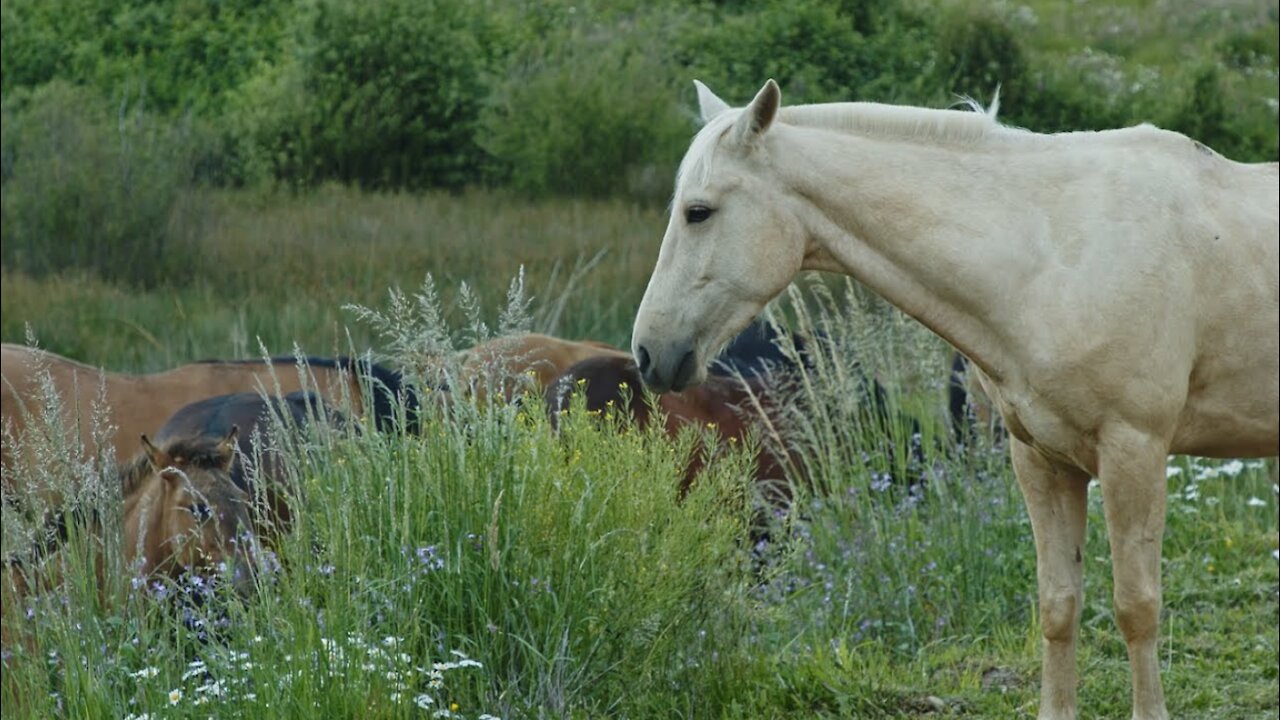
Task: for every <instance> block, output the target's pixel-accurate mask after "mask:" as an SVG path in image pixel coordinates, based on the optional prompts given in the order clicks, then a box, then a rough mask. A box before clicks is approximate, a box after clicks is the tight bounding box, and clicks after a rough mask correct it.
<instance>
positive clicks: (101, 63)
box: [3, 0, 297, 114]
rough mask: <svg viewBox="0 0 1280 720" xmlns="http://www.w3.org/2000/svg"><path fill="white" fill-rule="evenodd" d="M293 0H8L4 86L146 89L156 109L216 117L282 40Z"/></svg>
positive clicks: (111, 93) (117, 90)
mask: <svg viewBox="0 0 1280 720" xmlns="http://www.w3.org/2000/svg"><path fill="white" fill-rule="evenodd" d="M296 5H297V3H294V2H292V1H291V0H269V1H267V2H262V1H261V0H188V1H187V2H181V3H169V2H154V0H123V1H119V2H111V3H102V2H98V1H97V0H52V1H46V0H13V1H12V2H6V3H5V4H4V10H3V19H4V23H3V35H4V45H3V67H4V74H3V88H4V92H5V93H6V95H7V94H8V93H9V91H10V90H13V89H15V88H19V87H28V88H31V87H36V86H39V85H42V84H44V83H46V82H48V81H49V80H52V79H54V78H62V79H66V80H72V81H73V82H76V83H81V84H88V85H93V86H94V87H97V88H98V89H100V90H101V91H103V92H104V93H106V94H107V95H109V96H115V95H117V94H119V93H120V92H121V91H122V89H126V88H129V89H133V90H134V91H135V92H143V93H145V94H146V97H147V101H148V103H149V104H150V105H151V106H153V107H155V108H156V109H158V110H161V111H165V112H168V111H171V110H186V109H195V110H196V111H198V112H201V113H206V114H215V113H216V112H217V110H218V108H219V105H220V103H221V101H222V99H223V98H224V96H225V94H226V93H227V91H229V90H230V89H232V88H234V87H236V86H238V85H239V84H240V83H241V82H242V81H243V80H244V79H245V78H246V77H247V76H248V75H249V74H250V73H251V72H252V71H253V70H254V69H255V68H256V67H257V66H258V64H259V63H261V62H263V61H264V60H266V59H268V58H271V57H274V55H275V54H276V52H277V48H278V46H279V44H280V38H281V33H282V29H283V27H284V22H285V18H286V16H287V13H288V11H290V10H291V9H293V8H295V7H296Z"/></svg>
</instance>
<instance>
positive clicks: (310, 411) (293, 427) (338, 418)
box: [156, 391, 345, 538]
mask: <svg viewBox="0 0 1280 720" xmlns="http://www.w3.org/2000/svg"><path fill="white" fill-rule="evenodd" d="M314 423H320V424H322V425H325V426H327V427H334V428H336V427H341V426H342V425H344V424H345V420H344V418H343V416H342V415H341V414H340V413H338V412H337V411H336V410H333V409H332V408H330V407H329V406H328V404H327V403H325V402H324V400H323V398H321V397H320V396H319V395H318V394H317V393H312V392H302V391H297V392H292V393H289V394H288V395H285V396H283V397H264V396H262V395H260V394H258V393H251V392H249V393H233V394H230V395H219V396H218V397H212V398H208V399H205V400H201V401H199V402H194V403H191V404H190V405H187V406H186V407H183V408H181V409H179V410H178V411H177V412H176V413H174V414H173V417H171V418H169V419H168V420H167V421H166V422H165V423H164V425H163V426H161V428H160V429H159V430H158V431H157V432H156V442H160V443H163V442H168V441H169V440H171V439H179V438H184V437H200V436H209V437H221V436H224V435H227V433H230V432H232V431H233V430H235V429H237V428H238V429H239V433H238V435H237V437H238V438H239V440H238V443H237V447H238V450H239V453H238V456H237V458H236V461H235V462H233V463H231V465H230V466H229V469H228V472H229V473H230V475H231V481H232V482H233V483H234V484H235V485H236V487H238V488H239V489H240V490H241V491H242V492H244V493H246V494H247V495H248V496H249V497H250V498H252V499H253V501H254V514H253V516H254V525H255V528H256V531H257V533H258V536H259V537H261V538H270V537H273V536H275V535H277V534H278V533H281V532H287V531H288V529H289V528H290V527H291V526H292V522H293V512H292V510H291V509H290V500H291V499H292V498H293V497H294V495H295V494H296V493H297V488H293V487H291V481H290V478H289V474H288V472H287V471H286V469H285V457H284V452H285V450H286V449H287V448H288V447H289V446H290V445H291V441H292V440H293V439H294V438H295V437H296V435H297V433H298V432H300V431H301V430H302V429H303V428H304V427H305V426H307V425H311V424H314ZM281 433H283V435H284V436H281ZM245 461H249V462H252V463H253V464H254V466H255V468H256V469H255V471H254V472H253V473H250V472H249V469H248V468H247V467H246V466H245Z"/></svg>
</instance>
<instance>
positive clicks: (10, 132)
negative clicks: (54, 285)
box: [0, 82, 200, 285]
mask: <svg viewBox="0 0 1280 720" xmlns="http://www.w3.org/2000/svg"><path fill="white" fill-rule="evenodd" d="M3 114H4V118H3V125H2V126H0V136H2V137H3V141H2V142H0V145H2V147H3V150H2V151H0V155H2V156H3V187H4V193H3V200H2V201H0V207H2V208H3V212H2V213H0V226H2V230H3V235H4V245H3V248H4V249H3V257H4V263H5V266H6V267H8V268H13V269H21V270H25V271H27V272H29V273H32V274H36V275H41V274H45V273H49V272H56V271H59V270H63V269H67V268H79V269H89V270H92V271H95V272H97V273H99V274H100V275H101V276H102V277H104V278H107V279H113V280H122V281H133V282H139V283H141V284H144V285H152V284H155V283H158V282H160V281H161V280H175V279H176V280H180V279H182V278H183V277H185V276H186V275H187V274H189V273H191V272H193V271H195V270H197V269H198V268H196V267H194V265H195V263H193V262H191V258H190V257H188V256H187V254H186V253H185V252H184V251H183V250H182V249H181V248H178V247H175V241H174V238H173V237H172V234H171V232H170V229H169V221H170V217H171V215H172V213H173V211H174V208H175V206H176V205H177V203H178V202H179V199H180V197H181V196H182V193H183V191H184V188H186V187H188V186H189V185H190V184H191V181H192V172H193V168H194V163H193V160H194V157H195V155H196V153H195V152H194V148H195V147H197V146H199V144H200V141H199V138H200V133H199V132H198V131H197V130H196V129H195V128H194V127H193V126H192V125H190V124H184V125H174V124H170V123H168V122H166V121H164V120H163V119H161V118H160V117H159V116H157V115H155V114H152V113H149V112H147V111H146V110H145V109H144V104H143V103H142V101H141V100H140V99H139V100H136V101H134V102H122V103H121V104H120V105H118V106H116V107H114V108H113V107H110V106H109V105H108V104H107V103H106V102H105V101H103V100H102V99H101V98H100V97H99V96H98V95H97V94H96V93H94V92H92V91H89V90H85V89H83V88H77V87H74V86H71V85H67V84H65V83H62V82H53V83H50V84H48V85H45V86H42V87H41V88H39V89H38V90H36V91H34V92H30V93H26V92H22V93H14V94H13V95H12V96H11V97H10V98H6V100H5V103H4V111H3Z"/></svg>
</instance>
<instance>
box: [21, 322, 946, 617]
mask: <svg viewBox="0 0 1280 720" xmlns="http://www.w3.org/2000/svg"><path fill="white" fill-rule="evenodd" d="M783 342H784V338H783V337H782V336H781V335H780V334H779V332H778V331H777V330H776V329H775V327H774V326H773V325H770V324H766V323H764V322H756V323H754V324H752V325H751V326H750V327H748V328H746V329H745V330H744V331H743V332H741V333H740V334H739V335H738V336H737V337H736V338H735V339H734V340H733V341H732V342H730V343H729V344H728V345H727V346H726V348H725V349H724V351H723V352H722V353H721V355H720V356H719V358H718V360H717V362H716V363H715V368H714V371H713V375H712V377H711V378H709V379H708V381H707V382H705V383H703V384H702V385H699V386H697V387H694V388H689V389H687V390H685V391H683V392H678V393H677V392H667V393H658V394H656V395H653V394H649V393H647V392H646V391H645V388H644V384H643V381H642V379H641V375H640V371H639V369H638V368H637V366H636V364H635V362H634V360H633V359H632V357H631V354H630V353H629V352H626V351H623V350H620V349H618V348H616V347H613V346H611V345H608V344H606V343H601V342H594V341H571V340H564V339H560V338H555V337H551V336H548V335H542V334H525V335H516V336H510V337H503V338H498V339H495V340H491V341H489V342H486V343H483V344H481V345H478V346H476V347H473V348H471V349H468V350H465V351H462V352H459V353H457V354H456V357H455V358H454V365H453V367H455V368H456V369H457V370H456V373H455V374H454V376H453V377H452V382H453V384H454V385H456V386H457V387H458V388H460V389H461V393H462V394H463V395H465V396H466V397H467V398H469V401H473V402H487V401H491V400H497V401H501V402H519V401H522V400H523V399H525V398H527V397H530V396H531V395H532V396H535V397H536V396H541V397H542V398H543V400H544V402H545V405H546V408H547V412H548V414H549V418H550V423H551V426H552V427H553V428H557V427H558V424H559V422H560V418H561V416H562V415H563V413H564V412H566V411H567V410H568V409H569V408H570V406H571V405H572V404H573V402H574V398H575V397H576V396H581V398H582V399H581V402H582V403H583V404H584V405H585V407H586V409H587V410H588V411H592V412H597V413H609V412H612V411H614V410H617V411H618V412H619V414H620V417H621V418H623V419H624V420H625V421H626V422H630V423H633V424H634V425H637V426H639V427H641V428H643V427H647V426H648V425H649V423H650V422H651V421H653V420H654V419H655V418H660V419H661V422H662V423H663V425H662V428H663V430H664V431H665V432H666V434H667V435H668V436H670V437H671V438H673V439H674V438H675V437H676V436H677V435H679V433H680V432H681V430H682V429H683V428H685V427H689V426H693V427H696V428H706V427H710V428H713V429H714V432H715V433H717V434H718V435H719V437H720V438H721V439H722V440H726V441H732V442H734V443H744V444H745V443H746V441H747V439H748V437H749V436H750V435H752V434H753V433H756V434H761V433H774V434H775V435H776V433H777V430H776V427H771V425H772V424H773V419H772V418H771V417H770V411H771V408H772V407H773V403H772V402H771V400H770V397H771V395H772V394H773V393H775V392H777V391H778V387H779V378H780V377H784V376H786V375H787V374H788V373H790V372H792V371H794V370H796V369H798V364H807V355H806V353H807V352H808V349H807V348H806V341H805V339H804V338H802V337H799V336H789V337H787V338H786V339H785V342H787V343H790V345H791V347H793V348H795V352H793V353H791V354H787V353H786V352H784V351H783V348H782V345H783ZM0 352H2V353H3V366H2V367H3V378H2V383H0V413H2V415H3V422H4V428H5V430H4V442H3V444H2V445H0V454H2V455H3V457H2V461H0V472H2V473H3V489H4V501H5V504H6V506H7V509H9V510H13V511H26V512H28V514H30V512H31V510H32V509H33V508H41V509H42V511H41V515H42V517H45V518H47V519H46V520H45V521H44V524H45V525H46V527H45V528H44V529H43V530H42V531H40V532H38V533H37V538H36V540H35V542H34V543H33V547H32V549H31V550H30V551H29V552H24V553H15V554H13V555H12V556H11V557H9V558H8V559H7V560H6V565H7V567H6V579H5V582H6V584H7V587H8V589H9V590H11V591H12V590H14V589H15V588H17V589H19V591H20V592H27V591H29V590H30V589H29V588H28V587H27V585H26V576H27V575H28V574H30V573H29V571H30V570H31V569H32V567H31V564H32V563H33V562H34V563H47V562H48V560H49V559H50V558H52V557H56V548H57V547H58V546H59V544H60V543H62V542H64V541H65V539H66V536H67V532H68V529H67V527H66V525H67V518H68V517H75V518H79V520H80V521H81V522H83V523H84V524H85V525H86V526H89V527H92V529H93V531H95V532H100V533H105V532H118V533H119V534H120V536H121V538H122V542H123V545H122V557H123V560H124V564H125V566H126V568H127V571H128V572H130V573H132V574H133V575H134V576H135V577H150V576H165V577H169V578H172V579H179V578H180V576H183V575H187V574H191V573H195V574H198V575H201V576H202V577H209V578H214V577H217V576H220V575H219V573H218V572H217V571H218V570H219V569H225V568H231V570H232V572H231V574H230V578H231V580H232V581H233V585H234V586H236V587H237V588H239V589H240V590H248V589H249V588H250V587H252V582H253V579H252V573H253V568H255V567H257V565H258V563H259V558H258V557H257V553H258V552H259V550H260V549H261V548H263V547H266V546H270V545H271V544H272V543H273V542H274V541H275V540H276V539H278V538H279V536H280V534H281V533H282V532H285V531H287V530H288V528H289V527H290V526H291V524H292V515H293V513H294V512H296V510H295V509H294V503H296V501H297V497H296V493H297V488H296V487H293V485H294V483H292V482H291V480H290V475H289V473H288V471H287V468H286V461H285V458H284V455H283V448H286V447H289V446H290V444H291V442H293V441H294V440H296V439H297V436H298V435H299V434H300V433H302V432H305V431H307V430H308V429H310V428H312V427H314V426H315V425H316V424H317V420H323V423H322V424H323V425H324V426H326V427H353V428H356V429H360V428H367V429H369V430H371V431H379V430H390V429H394V428H399V427H401V426H403V428H402V429H403V430H404V431H406V432H417V431H418V430H419V428H418V422H419V415H420V412H421V410H422V403H423V402H425V401H426V399H427V398H430V400H431V401H432V402H442V401H443V400H442V399H443V398H449V397H452V396H455V395H457V394H459V393H458V392H449V388H448V387H436V388H432V389H431V392H422V391H421V390H420V389H416V388H415V387H414V386H413V384H412V383H409V382H407V381H406V379H405V378H404V377H403V376H402V375H401V373H400V372H398V371H395V370H392V369H390V368H388V367H385V366H383V365H380V364H377V363H374V362H371V361H369V360H365V359H352V358H346V357H338V358H324V357H289V356H285V357H274V358H264V359H258V360H231V361H202V362H196V363H191V364H186V365H182V366H179V367H177V368H174V369H171V370H168V371H164V372H159V373H153V374H145V375H130V374H123V373H116V372H109V371H105V370H101V369H98V368H94V367H91V366H89V365H85V364H82V363H79V362H76V361H73V360H70V359H68V358H65V357H61V356H59V355H56V354H53V353H50V352H47V351H44V350H39V349H36V348H31V347H26V346H22V345H13V344H4V345H3V347H2V348H0ZM796 358H799V360H797V359H796ZM958 377H959V376H957V378H953V398H952V403H953V405H954V404H955V403H956V402H957V401H956V399H955V397H954V395H955V394H956V393H959V394H960V395H963V393H964V387H963V386H962V385H960V384H958V382H957V381H958ZM868 382H869V383H870V384H871V385H873V386H874V391H873V392H872V393H870V394H869V397H870V400H871V402H872V403H874V404H876V406H877V407H878V408H879V410H880V412H882V413H883V412H885V407H884V404H885V395H884V391H883V389H882V388H880V386H879V384H878V383H876V382H875V381H874V380H868ZM955 420H956V422H957V423H959V425H964V426H966V427H967V425H965V423H964V418H963V417H957V418H955ZM95 423H96V424H99V425H102V426H103V427H97V428H95V427H92V425H94V424H95ZM959 425H958V426H959ZM104 430H105V432H104ZM282 433H283V434H285V435H286V437H280V435H281V434H282ZM98 443H101V444H102V447H99V446H98ZM42 448H43V449H44V451H45V452H46V455H45V456H44V458H43V460H47V457H48V452H49V449H50V448H53V452H54V453H58V452H60V453H63V454H64V455H65V454H70V455H72V456H74V457H73V458H71V459H72V460H74V461H78V462H79V463H81V466H82V467H91V464H92V463H94V462H97V463H99V464H104V463H105V464H106V465H108V472H107V473H106V476H107V477H109V478H110V480H109V482H115V483H118V489H119V497H120V499H121V502H122V509H121V512H120V513H116V514H113V513H101V512H98V511H97V510H98V509H96V508H94V509H91V510H89V511H80V510H77V511H75V512H72V513H69V512H67V510H66V508H67V507H68V505H69V504H70V503H71V502H72V501H71V500H70V498H69V497H68V496H70V495H74V493H75V491H74V489H70V490H69V489H68V488H66V487H64V486H59V485H58V484H56V483H48V484H47V486H46V485H41V484H40V483H35V482H32V481H31V479H30V478H29V477H28V475H29V471H30V469H31V468H33V467H37V466H40V465H41V464H42V457H41V456H40V453H41V451H42ZM708 459H709V458H708V457H707V456H706V447H705V444H699V445H698V446H697V447H695V449H694V450H693V451H692V454H691V455H690V457H689V458H688V459H687V462H686V465H685V469H684V472H683V474H682V476H681V479H680V482H679V484H678V487H676V488H675V489H674V491H675V492H677V493H678V494H679V495H680V496H683V495H684V493H686V492H687V491H688V489H689V486H690V484H691V483H692V482H693V480H694V478H695V476H696V475H697V473H698V472H699V471H700V470H701V469H702V467H703V466H704V464H705V463H706V462H707V460H708ZM755 461H756V462H755V466H754V468H755V469H754V472H755V475H754V480H755V482H756V484H757V487H758V488H759V490H760V494H761V496H762V497H763V498H764V499H765V501H766V502H770V503H785V502H786V501H787V500H788V499H789V497H790V482H791V481H792V480H794V479H795V478H792V477H789V474H788V468H795V467H798V465H799V463H798V462H797V458H796V457H794V456H793V454H792V453H791V452H790V451H789V450H787V449H786V446H785V444H779V443H774V444H767V443H763V442H761V443H759V444H758V450H757V452H756V456H755ZM33 493H34V496H33ZM110 517H119V518H120V520H119V522H120V525H121V527H119V528H118V529H114V530H113V529H109V528H107V527H105V525H106V524H107V523H108V521H107V518H110ZM98 571H99V572H102V571H103V568H102V566H101V564H100V565H99V567H98ZM54 576H55V577H56V574H55V575H54Z"/></svg>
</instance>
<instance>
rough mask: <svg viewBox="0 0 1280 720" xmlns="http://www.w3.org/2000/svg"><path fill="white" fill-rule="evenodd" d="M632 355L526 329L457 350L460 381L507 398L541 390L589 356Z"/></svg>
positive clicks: (476, 393)
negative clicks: (460, 350) (519, 333)
mask: <svg viewBox="0 0 1280 720" xmlns="http://www.w3.org/2000/svg"><path fill="white" fill-rule="evenodd" d="M594 357H607V358H614V359H619V360H626V359H630V357H631V353H629V352H627V351H624V350H619V349H618V348H616V347H614V346H612V345H609V344H607V343H602V342H596V341H593V340H583V341H574V340H562V339H560V338H557V337H552V336H550V335H542V334H539V333H527V334H524V335H512V336H508V337H500V338H495V339H493V340H489V341H487V342H484V343H481V344H479V345H476V346H475V347H473V348H471V349H469V350H463V351H462V352H460V353H458V355H457V357H456V360H457V361H458V365H459V367H460V368H461V372H460V377H459V379H460V380H461V384H462V385H464V386H465V387H466V388H467V389H468V390H469V391H470V393H471V394H472V397H474V398H476V399H477V400H481V401H483V400H484V399H485V398H486V397H487V396H488V395H489V394H491V393H493V394H498V395H501V396H502V397H503V398H504V399H505V400H506V401H508V402H510V401H511V400H512V399H514V398H516V397H518V396H519V395H520V394H522V393H524V392H526V391H530V392H533V391H542V390H543V389H544V388H546V387H547V386H549V385H550V384H551V383H552V382H553V381H554V380H555V379H556V378H557V377H559V376H560V374H561V373H563V372H565V371H566V370H568V369H569V368H570V367H571V366H572V365H574V364H575V363H578V362H581V361H583V360H586V359H588V358H594Z"/></svg>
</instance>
